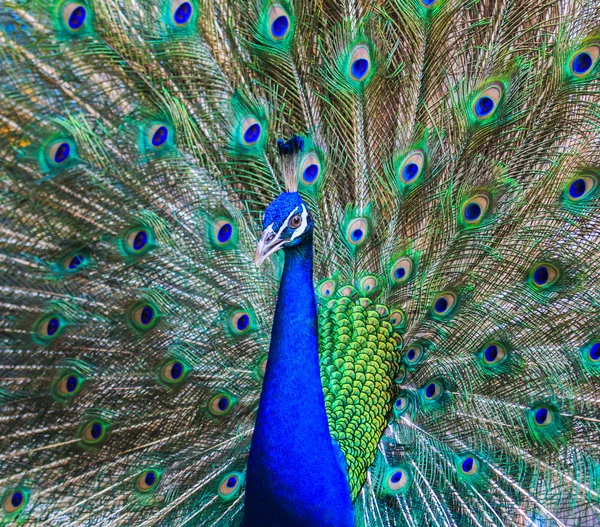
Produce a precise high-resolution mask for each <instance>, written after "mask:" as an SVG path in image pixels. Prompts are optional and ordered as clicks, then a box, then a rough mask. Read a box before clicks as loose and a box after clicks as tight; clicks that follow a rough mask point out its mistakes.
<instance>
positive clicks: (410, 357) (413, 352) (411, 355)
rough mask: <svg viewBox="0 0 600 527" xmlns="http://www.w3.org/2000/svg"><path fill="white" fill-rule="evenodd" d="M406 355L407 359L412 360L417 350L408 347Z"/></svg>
mask: <svg viewBox="0 0 600 527" xmlns="http://www.w3.org/2000/svg"><path fill="white" fill-rule="evenodd" d="M406 355H407V357H408V360H414V358H415V356H416V355H417V352H416V351H415V349H414V348H410V349H409V350H408V353H407V354H406Z"/></svg>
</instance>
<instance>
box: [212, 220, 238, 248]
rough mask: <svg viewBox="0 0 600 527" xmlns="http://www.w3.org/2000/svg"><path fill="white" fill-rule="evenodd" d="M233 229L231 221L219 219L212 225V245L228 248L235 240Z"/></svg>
mask: <svg viewBox="0 0 600 527" xmlns="http://www.w3.org/2000/svg"><path fill="white" fill-rule="evenodd" d="M235 234H236V231H235V227H234V224H233V222H232V221H231V220H229V219H225V218H221V219H219V220H217V221H215V223H214V224H213V228H212V240H213V243H214V245H216V246H217V247H220V248H223V247H228V246H230V245H231V244H232V242H233V241H234V240H235Z"/></svg>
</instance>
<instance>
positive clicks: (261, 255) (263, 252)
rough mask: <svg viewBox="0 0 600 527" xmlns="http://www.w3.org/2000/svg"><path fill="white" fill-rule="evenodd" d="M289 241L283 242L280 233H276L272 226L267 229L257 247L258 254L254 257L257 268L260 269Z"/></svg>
mask: <svg viewBox="0 0 600 527" xmlns="http://www.w3.org/2000/svg"><path fill="white" fill-rule="evenodd" d="M287 241H289V240H282V239H281V238H280V237H279V233H276V232H275V231H274V230H273V228H272V227H271V226H269V227H267V228H266V229H265V230H264V231H263V233H262V237H261V238H260V241H259V242H258V245H257V247H256V254H255V255H254V263H255V264H256V266H257V267H260V266H261V264H262V263H263V262H264V261H265V260H266V259H267V258H268V257H269V256H271V255H272V254H273V253H275V252H277V251H278V250H279V249H281V248H282V247H283V246H284V245H285V243H286V242H287Z"/></svg>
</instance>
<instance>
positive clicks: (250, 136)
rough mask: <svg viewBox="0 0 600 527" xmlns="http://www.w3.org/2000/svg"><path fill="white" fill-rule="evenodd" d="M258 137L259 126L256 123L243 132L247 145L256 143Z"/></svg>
mask: <svg viewBox="0 0 600 527" xmlns="http://www.w3.org/2000/svg"><path fill="white" fill-rule="evenodd" d="M259 137H260V125H259V124H258V123H254V124H253V125H251V126H249V127H248V129H247V130H246V131H245V132H244V141H245V142H246V143H248V144H252V143H256V142H257V141H258V139H259Z"/></svg>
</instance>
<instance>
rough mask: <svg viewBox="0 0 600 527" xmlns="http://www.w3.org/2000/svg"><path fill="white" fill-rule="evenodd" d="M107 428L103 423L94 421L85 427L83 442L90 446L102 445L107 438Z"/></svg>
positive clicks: (82, 435) (82, 433) (82, 436)
mask: <svg viewBox="0 0 600 527" xmlns="http://www.w3.org/2000/svg"><path fill="white" fill-rule="evenodd" d="M106 428H107V427H106V424H104V423H103V422H102V421H92V422H91V423H88V424H87V425H85V426H84V427H83V430H82V432H81V440H82V441H83V442H84V443H87V444H90V445H94V444H97V443H100V441H102V440H103V439H104V437H105V436H106Z"/></svg>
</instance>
